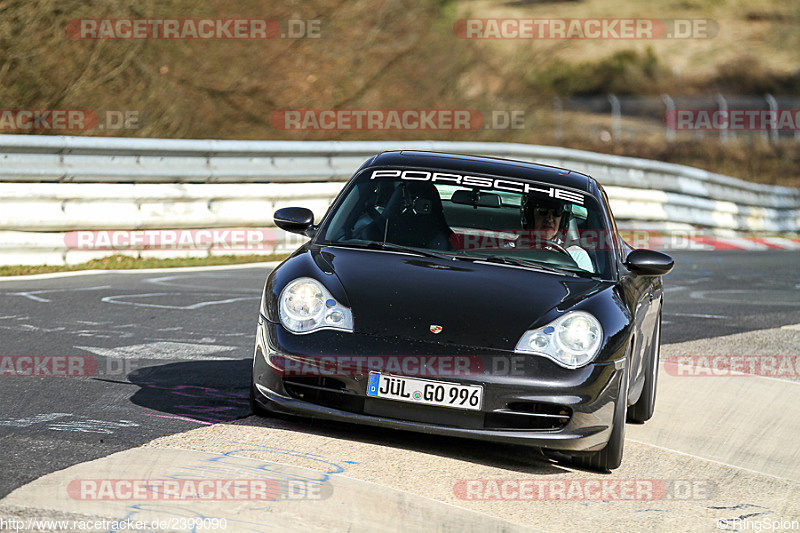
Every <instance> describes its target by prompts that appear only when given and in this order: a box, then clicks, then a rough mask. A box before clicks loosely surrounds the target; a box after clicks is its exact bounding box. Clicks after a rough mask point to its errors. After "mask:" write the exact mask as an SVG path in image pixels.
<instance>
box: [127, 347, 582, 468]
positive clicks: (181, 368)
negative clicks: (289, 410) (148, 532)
mask: <svg viewBox="0 0 800 533" xmlns="http://www.w3.org/2000/svg"><path fill="white" fill-rule="evenodd" d="M251 365H252V361H251V359H249V358H248V359H241V360H234V359H232V360H214V361H186V362H179V363H169V364H164V365H157V366H150V367H144V368H139V369H137V370H136V371H134V372H131V373H130V374H129V375H128V380H129V381H130V382H131V383H134V384H136V385H138V386H139V387H140V389H139V390H138V391H136V392H135V393H134V394H133V396H132V397H131V401H132V402H133V403H134V404H136V405H139V406H142V407H145V408H147V409H153V410H156V411H160V412H162V413H164V415H163V416H165V417H167V418H176V419H180V420H190V421H195V422H197V423H198V424H203V425H207V424H218V423H227V424H234V425H246V426H258V427H264V428H275V429H282V430H287V431H296V432H302V433H306V434H309V435H319V436H325V437H330V438H334V439H341V440H346V441H353V442H361V443H365V444H373V445H378V446H385V447H392V448H397V449H403V450H409V451H415V452H419V453H426V454H430V455H436V456H441V457H448V458H451V459H456V460H459V461H466V462H470V463H475V464H480V465H485V466H492V467H497V468H503V469H506V470H510V471H514V472H518V473H524V474H537V475H550V474H559V473H564V472H565V471H567V469H566V468H563V467H562V466H561V465H560V464H558V463H556V462H553V461H552V460H550V459H549V458H547V457H546V456H545V455H544V454H542V453H541V452H540V451H539V450H537V449H535V448H528V447H524V446H518V445H512V444H501V443H489V442H483V441H477V440H472V439H462V438H457V437H444V436H439V435H431V434H425V433H416V432H410V431H402V430H393V429H384V428H375V427H370V426H361V425H357V424H349V423H340V422H331V421H326V420H312V419H307V418H298V417H288V416H283V415H281V416H275V417H269V418H265V417H260V416H254V415H253V413H252V411H251V410H250V406H249V401H248V396H249V383H250V375H251Z"/></svg>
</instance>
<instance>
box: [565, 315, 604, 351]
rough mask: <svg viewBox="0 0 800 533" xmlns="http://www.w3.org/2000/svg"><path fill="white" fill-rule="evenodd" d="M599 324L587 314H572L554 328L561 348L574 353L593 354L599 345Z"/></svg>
mask: <svg viewBox="0 0 800 533" xmlns="http://www.w3.org/2000/svg"><path fill="white" fill-rule="evenodd" d="M600 337H601V335H600V324H598V323H597V320H596V319H595V318H594V317H592V316H591V315H588V314H586V315H585V314H577V313H575V314H573V315H571V316H569V317H567V318H566V319H565V320H564V321H563V322H561V323H560V324H559V325H558V327H557V328H556V340H557V342H558V344H559V345H560V347H561V348H563V349H565V350H567V351H570V352H576V353H586V352H590V353H591V352H594V350H595V349H596V348H597V346H598V345H599V344H600V340H601V339H600Z"/></svg>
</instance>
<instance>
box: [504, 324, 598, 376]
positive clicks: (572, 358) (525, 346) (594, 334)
mask: <svg viewBox="0 0 800 533" xmlns="http://www.w3.org/2000/svg"><path fill="white" fill-rule="evenodd" d="M602 342H603V328H602V326H601V325H600V322H599V321H598V320H597V319H596V318H595V317H594V316H593V315H591V314H590V313H587V312H586V311H570V312H568V313H566V314H564V315H562V316H560V317H558V318H557V319H555V320H553V321H552V322H551V323H550V324H548V325H546V326H543V327H541V328H538V329H533V330H528V331H526V332H525V333H524V334H523V335H522V337H521V338H520V340H519V342H518V343H517V346H516V348H514V351H516V352H520V353H529V354H535V355H543V356H545V357H549V358H550V359H552V360H553V361H555V362H556V363H558V364H559V365H561V366H563V367H565V368H579V367H581V366H583V365H585V364H587V363H589V362H590V361H591V360H592V359H594V357H595V356H596V355H597V353H598V352H599V351H600V345H601V343H602Z"/></svg>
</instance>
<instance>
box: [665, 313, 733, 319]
mask: <svg viewBox="0 0 800 533" xmlns="http://www.w3.org/2000/svg"><path fill="white" fill-rule="evenodd" d="M664 316H688V317H691V318H730V317H729V316H726V315H704V314H702V313H664Z"/></svg>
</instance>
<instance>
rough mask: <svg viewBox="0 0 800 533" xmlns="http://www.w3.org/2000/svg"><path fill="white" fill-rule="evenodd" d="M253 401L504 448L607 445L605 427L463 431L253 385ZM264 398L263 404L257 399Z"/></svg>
mask: <svg viewBox="0 0 800 533" xmlns="http://www.w3.org/2000/svg"><path fill="white" fill-rule="evenodd" d="M255 385H256V389H257V391H258V394H257V395H256V401H258V403H259V404H261V405H262V406H263V407H264V408H265V409H267V410H269V411H273V412H276V413H282V414H288V415H297V416H305V417H311V418H318V419H323V420H331V421H337V422H349V423H354V424H364V425H369V426H376V427H383V428H390V429H398V430H406V431H415V432H422V433H430V434H434V435H441V436H450V437H463V438H469V439H478V440H484V441H491V442H501V443H506V444H520V445H524V446H530V447H539V448H548V449H553V450H566V451H594V450H599V449H602V448H603V447H604V446H605V444H606V442H607V441H608V436H607V435H604V433H607V432H608V430H609V428H608V427H607V426H594V427H581V428H578V429H574V430H571V431H565V430H564V429H559V430H538V431H530V430H492V429H465V428H456V427H449V426H442V425H437V424H427V423H423V422H412V421H408V420H399V419H394V418H384V417H380V416H374V415H363V414H358V413H352V412H350V411H342V410H339V409H333V408H330V407H325V406H321V405H317V404H313V403H310V402H306V401H303V400H296V399H294V398H288V397H285V396H281V395H279V394H276V393H275V392H273V391H271V390H269V389H267V388H266V387H264V386H263V385H261V384H259V383H256V384H255ZM259 396H262V397H264V398H266V400H267V402H266V403H265V402H264V401H262V400H261V398H259Z"/></svg>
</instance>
